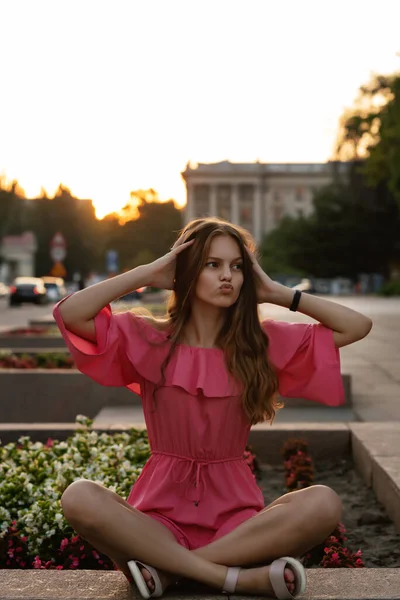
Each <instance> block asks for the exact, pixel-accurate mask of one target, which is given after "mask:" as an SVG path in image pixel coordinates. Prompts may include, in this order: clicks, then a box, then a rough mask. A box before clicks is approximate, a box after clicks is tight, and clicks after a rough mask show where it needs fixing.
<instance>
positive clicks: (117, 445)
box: [0, 416, 258, 569]
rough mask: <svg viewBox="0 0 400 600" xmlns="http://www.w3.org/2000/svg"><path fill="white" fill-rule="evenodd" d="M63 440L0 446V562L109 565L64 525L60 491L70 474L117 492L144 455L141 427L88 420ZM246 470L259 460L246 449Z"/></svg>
mask: <svg viewBox="0 0 400 600" xmlns="http://www.w3.org/2000/svg"><path fill="white" fill-rule="evenodd" d="M77 422H78V423H80V424H81V427H80V428H79V429H77V430H76V432H75V435H73V436H71V437H70V438H68V439H67V440H66V441H65V442H58V441H56V440H51V439H49V440H48V442H47V443H46V444H42V443H41V442H36V443H33V442H31V441H30V439H29V437H22V438H20V439H19V440H18V443H16V444H15V443H11V444H7V445H6V446H0V532H1V533H0V568H3V569H4V568H6V569H19V568H21V569H31V568H34V569H77V568H82V569H115V568H116V567H115V565H114V563H112V561H111V560H110V559H109V558H108V557H106V556H104V555H101V554H100V553H98V552H97V551H96V550H95V549H94V548H93V546H91V545H90V544H89V543H88V542H87V541H86V540H83V539H82V538H81V537H80V536H79V535H76V534H75V532H74V530H73V529H72V528H71V527H70V526H69V525H68V523H67V522H66V520H65V519H64V516H63V514H62V512H61V505H60V498H61V495H62V493H63V492H64V490H65V489H66V487H67V486H68V485H69V484H70V483H72V482H73V481H74V480H76V479H79V478H86V479H90V480H92V481H97V482H98V483H101V484H102V485H104V486H106V487H107V488H108V489H111V490H113V491H114V492H116V493H117V494H119V495H121V496H122V497H124V498H126V497H128V494H129V491H130V489H131V486H132V484H133V483H134V482H135V481H136V479H137V478H138V476H139V475H140V473H141V471H142V469H143V466H144V464H145V463H146V461H147V459H148V458H149V456H150V447H149V443H148V438H147V432H146V431H138V430H135V429H131V430H130V431H129V432H124V433H114V434H112V435H110V434H108V433H100V434H99V433H97V432H96V431H91V429H90V426H91V424H92V421H91V420H90V419H88V418H87V417H83V416H79V417H77ZM244 457H245V459H246V461H247V463H248V465H249V467H250V468H251V470H252V471H253V473H254V474H255V476H256V474H257V472H258V465H257V462H256V459H255V456H254V455H253V454H252V453H251V451H250V449H249V448H247V449H246V453H245V455H244Z"/></svg>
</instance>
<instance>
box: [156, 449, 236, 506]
mask: <svg viewBox="0 0 400 600" xmlns="http://www.w3.org/2000/svg"><path fill="white" fill-rule="evenodd" d="M151 454H152V455H159V456H170V457H171V458H176V459H178V460H181V461H186V462H188V463H189V467H188V469H187V471H186V473H185V476H184V477H183V478H182V479H178V480H177V479H174V483H183V482H184V481H186V479H187V478H188V477H191V475H194V473H192V472H193V470H194V469H195V473H196V478H195V483H194V485H195V487H196V493H195V498H194V500H192V502H194V505H195V506H198V505H199V502H200V498H201V492H200V483H201V484H202V491H203V492H205V491H206V486H207V484H206V482H205V480H204V477H203V472H202V470H203V467H207V466H208V465H216V464H219V463H228V462H234V461H238V460H240V461H243V460H244V459H243V456H235V457H231V458H220V459H217V460H207V459H206V458H190V457H188V456H181V455H179V454H172V453H171V452H161V451H157V450H155V451H154V452H152V453H151ZM172 470H173V469H172ZM188 490H189V487H187V488H186V492H185V497H186V498H187V499H188V500H190V498H189V497H188V495H187V493H188Z"/></svg>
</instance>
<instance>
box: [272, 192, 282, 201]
mask: <svg viewBox="0 0 400 600" xmlns="http://www.w3.org/2000/svg"><path fill="white" fill-rule="evenodd" d="M273 198H274V202H276V203H277V204H279V203H280V202H282V200H283V194H282V190H274V195H273Z"/></svg>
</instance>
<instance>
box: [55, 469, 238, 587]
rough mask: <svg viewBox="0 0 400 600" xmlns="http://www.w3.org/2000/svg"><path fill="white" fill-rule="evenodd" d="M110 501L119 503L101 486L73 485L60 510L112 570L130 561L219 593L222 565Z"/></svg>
mask: <svg viewBox="0 0 400 600" xmlns="http://www.w3.org/2000/svg"><path fill="white" fill-rule="evenodd" d="M116 497H117V498H119V497H118V496H117V495H116V494H114V492H112V491H111V490H107V489H106V488H105V487H103V486H102V485H98V484H96V483H94V482H92V481H86V480H78V481H75V482H74V483H72V484H71V485H70V486H69V487H68V488H67V489H66V490H65V492H64V494H63V496H62V498H61V505H62V508H63V512H64V515H65V518H66V519H67V521H68V523H69V524H70V525H71V526H72V527H73V528H74V529H75V531H77V533H79V534H80V535H81V536H82V537H83V538H85V539H86V540H88V541H89V542H90V543H91V544H92V545H93V546H94V547H95V548H96V549H98V550H99V551H100V552H102V553H104V554H106V555H107V556H109V557H110V558H111V559H112V560H114V561H115V562H116V564H117V565H118V566H119V565H121V564H122V565H126V563H127V562H128V561H129V560H133V559H135V560H139V561H143V562H145V563H148V564H150V565H152V566H154V567H155V568H156V569H160V570H162V571H165V572H166V573H171V574H174V575H175V576H176V575H178V576H180V577H186V578H189V579H194V580H195V581H199V582H200V583H205V584H206V585H209V586H211V587H213V588H216V589H222V587H223V584H224V581H225V577H226V573H227V568H226V567H225V566H223V565H217V564H214V563H212V562H210V561H208V560H206V559H204V558H202V557H201V556H196V555H195V554H193V553H192V552H190V550H187V549H186V548H184V547H183V546H181V545H180V544H178V542H177V541H176V539H175V537H174V536H173V535H172V533H171V532H170V531H169V530H167V528H166V527H164V526H163V525H162V524H161V523H159V522H157V521H156V520H155V519H152V518H151V517H149V516H147V515H145V514H143V513H141V512H140V511H138V510H136V509H134V508H133V507H131V506H129V505H127V506H125V504H127V503H125V501H124V500H122V498H121V499H119V501H116ZM121 500H122V502H121ZM125 569H126V567H125ZM124 572H126V570H124ZM175 579H176V577H175Z"/></svg>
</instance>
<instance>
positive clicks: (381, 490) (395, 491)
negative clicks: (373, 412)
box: [349, 423, 400, 532]
mask: <svg viewBox="0 0 400 600" xmlns="http://www.w3.org/2000/svg"><path fill="white" fill-rule="evenodd" d="M349 430H350V431H351V445H352V455H353V460H354V464H355V467H356V469H357V471H358V472H359V473H360V475H361V477H362V478H363V479H364V482H365V483H366V485H367V486H368V487H372V489H373V490H374V493H375V495H376V497H377V499H378V500H379V502H381V503H382V504H383V506H384V507H385V510H386V512H387V514H388V515H389V517H390V518H391V519H392V520H393V522H394V524H395V526H396V529H397V531H399V532H400V424H399V423H350V424H349Z"/></svg>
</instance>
